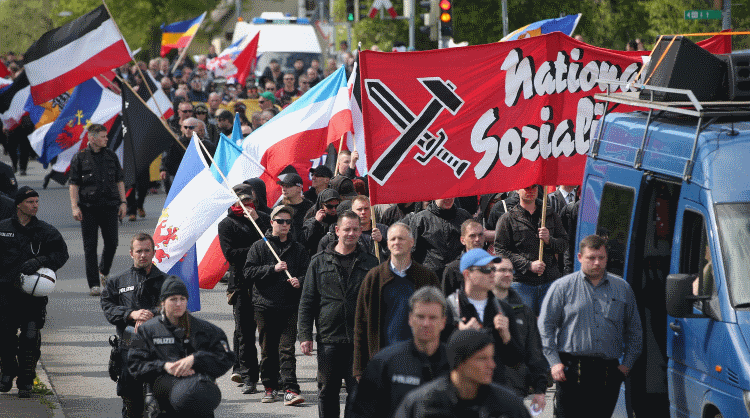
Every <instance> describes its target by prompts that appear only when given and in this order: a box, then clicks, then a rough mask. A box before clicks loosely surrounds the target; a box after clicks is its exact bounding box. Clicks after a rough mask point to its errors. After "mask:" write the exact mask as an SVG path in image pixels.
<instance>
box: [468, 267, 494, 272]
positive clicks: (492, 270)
mask: <svg viewBox="0 0 750 418" xmlns="http://www.w3.org/2000/svg"><path fill="white" fill-rule="evenodd" d="M471 270H472V271H480V272H482V273H484V274H490V273H494V272H495V267H490V266H483V267H472V268H471Z"/></svg>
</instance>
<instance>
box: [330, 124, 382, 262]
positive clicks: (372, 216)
mask: <svg viewBox="0 0 750 418" xmlns="http://www.w3.org/2000/svg"><path fill="white" fill-rule="evenodd" d="M344 135H346V134H344ZM352 149H353V150H354V151H353V152H357V138H356V137H355V136H354V135H352ZM336 165H337V166H338V164H336ZM370 221H371V222H372V227H373V228H377V227H378V225H377V222H376V221H375V210H374V209H373V207H372V201H370ZM380 234H381V235H380V236H383V235H382V234H383V231H380ZM372 242H373V243H374V244H375V257H377V258H378V262H380V243H379V242H377V241H375V240H372Z"/></svg>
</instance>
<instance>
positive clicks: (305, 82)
mask: <svg viewBox="0 0 750 418" xmlns="http://www.w3.org/2000/svg"><path fill="white" fill-rule="evenodd" d="M300 84H310V82H308V81H300Z"/></svg>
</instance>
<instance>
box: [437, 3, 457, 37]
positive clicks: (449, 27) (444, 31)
mask: <svg viewBox="0 0 750 418" xmlns="http://www.w3.org/2000/svg"><path fill="white" fill-rule="evenodd" d="M438 6H439V7H440V11H439V13H440V35H442V36H453V0H440V2H439V3H438Z"/></svg>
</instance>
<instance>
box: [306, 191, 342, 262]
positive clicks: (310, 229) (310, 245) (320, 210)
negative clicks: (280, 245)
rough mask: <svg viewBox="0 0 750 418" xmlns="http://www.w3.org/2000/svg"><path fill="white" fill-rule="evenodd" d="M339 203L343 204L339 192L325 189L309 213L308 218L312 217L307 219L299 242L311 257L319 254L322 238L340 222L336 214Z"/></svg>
mask: <svg viewBox="0 0 750 418" xmlns="http://www.w3.org/2000/svg"><path fill="white" fill-rule="evenodd" d="M339 203H341V196H339V192H337V191H336V190H333V189H325V190H323V191H322V192H320V194H319V195H318V198H317V201H316V202H315V206H313V207H312V208H310V209H309V210H308V211H307V213H308V215H307V216H310V215H312V216H310V217H309V218H307V219H305V223H304V224H303V226H302V234H301V235H300V239H299V241H300V242H301V243H302V244H304V245H305V247H306V248H307V250H308V251H309V252H310V255H313V254H315V253H317V252H318V244H319V243H320V240H321V238H323V237H324V236H325V234H326V233H327V232H328V231H329V229H331V227H332V226H333V225H335V224H336V221H338V218H339V216H338V214H337V213H336V207H337V206H338V205H339Z"/></svg>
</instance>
